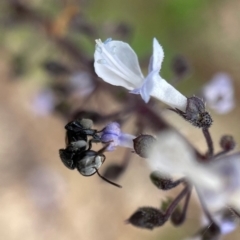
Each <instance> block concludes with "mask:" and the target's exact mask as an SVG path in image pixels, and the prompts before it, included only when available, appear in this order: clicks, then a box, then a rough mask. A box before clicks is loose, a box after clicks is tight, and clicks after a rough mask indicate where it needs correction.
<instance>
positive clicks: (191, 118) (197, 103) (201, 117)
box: [170, 97, 213, 129]
mask: <svg viewBox="0 0 240 240" xmlns="http://www.w3.org/2000/svg"><path fill="white" fill-rule="evenodd" d="M170 110H172V111H174V112H176V113H178V114H179V115H180V116H182V117H183V118H184V119H185V120H186V121H188V122H190V123H191V124H192V125H193V126H195V127H199V128H205V129H206V128H209V127H210V126H211V125H212V122H213V120H212V117H211V115H210V114H209V113H208V112H207V111H206V110H205V104H204V102H203V100H202V99H200V98H198V97H190V98H188V99H187V107H186V112H182V111H181V110H179V109H171V108H170Z"/></svg>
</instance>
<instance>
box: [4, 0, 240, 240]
mask: <svg viewBox="0 0 240 240" xmlns="http://www.w3.org/2000/svg"><path fill="white" fill-rule="evenodd" d="M239 12H240V2H239V1H238V0H230V1H229V0H212V1H209V0H181V1H179V0H149V1H145V0H131V1H127V0H114V1H112V0H101V1H98V0H89V1H87V0H85V1H84V0H48V1H44V0H2V1H1V3H0V55H1V58H0V76H1V87H0V129H1V130H0V133H1V145H0V206H1V210H0V236H1V237H0V238H1V239H4V240H5V239H6V240H18V239H25V240H28V239H29V240H30V239H31V240H32V239H36V240H38V239H84V240H93V239H98V240H113V239H114V240H118V239H119V240H122V239H132V240H134V239H138V240H140V239H145V240H146V239H149V240H154V239H172V240H175V239H184V238H186V237H188V236H190V235H192V234H194V233H195V232H196V231H197V230H198V228H199V226H200V225H201V216H202V215H201V211H200V207H199V203H198V201H197V200H196V198H195V197H193V198H192V201H191V204H190V205H191V206H190V210H189V212H188V216H187V220H186V222H185V224H184V225H183V226H181V227H179V228H174V227H173V226H171V225H170V224H166V225H165V226H163V227H162V228H157V229H155V230H154V231H147V230H141V229H137V228H134V227H132V226H131V225H127V224H126V223H125V222H124V221H125V220H126V219H127V218H128V217H129V216H130V215H131V214H132V213H133V212H134V211H135V210H136V209H137V208H138V207H140V206H153V207H158V206H160V200H161V199H163V198H164V196H166V194H165V193H162V192H160V191H159V190H157V189H156V188H155V187H154V186H153V185H152V184H151V182H150V180H149V173H150V170H149V169H148V167H147V166H146V164H145V162H144V159H141V158H140V157H137V156H136V155H133V154H132V153H131V152H130V153H126V152H125V150H122V149H117V151H116V152H114V153H108V154H107V160H106V162H105V164H104V166H103V167H102V168H101V170H100V171H103V170H104V168H106V167H107V166H108V165H109V164H111V163H113V162H114V163H121V162H122V161H123V158H124V156H125V155H126V154H131V155H132V156H131V159H130V162H129V164H128V168H127V169H126V171H125V172H124V174H123V175H122V176H121V177H120V178H119V179H118V180H117V182H118V183H119V184H121V185H122V186H123V189H121V190H119V189H117V188H114V187H113V186H111V185H109V184H106V183H105V182H102V181H101V179H99V178H98V177H97V176H96V175H94V176H92V177H90V178H86V177H83V176H81V175H79V173H78V172H77V171H70V170H68V169H67V168H65V167H64V166H63V164H62V163H61V161H60V159H59V156H58V149H60V148H63V147H64V144H65V142H64V136H65V131H64V126H65V124H66V123H67V122H68V121H69V120H71V118H73V116H76V114H77V116H79V114H80V115H81V116H83V115H84V112H83V111H85V112H87V111H93V112H98V113H99V114H102V115H111V114H112V113H114V112H116V111H117V110H118V109H120V107H121V106H122V105H123V104H124V101H119V99H115V100H114V101H112V100H111V99H112V96H111V94H109V90H112V91H114V92H117V93H119V95H121V96H123V98H124V96H126V92H125V91H124V90H122V89H118V88H115V87H110V86H108V85H107V84H105V85H104V83H102V82H101V81H100V80H96V79H97V78H96V76H94V72H93V67H92V63H93V53H94V49H95V42H94V40H95V39H96V38H101V39H103V40H104V39H106V38H108V37H112V38H113V39H119V40H123V41H127V42H129V44H130V45H131V46H132V47H133V49H134V50H135V51H136V53H137V55H138V56H139V59H140V62H141V65H142V66H143V69H145V70H146V67H147V64H148V59H149V56H150V55H151V52H152V39H153V37H156V38H157V39H158V40H159V42H160V43H161V45H162V46H163V48H164V51H165V59H164V63H163V67H162V70H161V75H162V76H163V77H164V78H165V79H167V80H169V81H170V80H172V79H174V73H173V69H172V61H173V59H174V58H175V57H176V56H178V55H182V56H184V57H185V58H186V59H187V61H188V62H189V64H190V66H191V69H190V71H189V74H188V75H187V76H186V78H185V79H184V80H181V81H177V88H178V89H179V90H180V91H181V92H182V93H183V94H185V95H187V96H191V95H192V94H200V91H201V89H202V87H203V86H204V85H205V84H207V83H208V82H209V81H210V80H211V79H212V77H213V76H214V75H215V74H216V73H218V72H226V73H228V74H229V75H230V76H231V77H232V79H233V85H234V91H235V101H236V103H235V104H236V106H235V108H234V109H233V110H232V111H231V112H229V113H227V114H224V115H223V114H221V115H220V114H218V113H216V112H214V111H213V112H212V115H213V118H214V125H213V127H212V128H211V133H212V136H213V139H214V143H215V146H216V148H217V149H219V147H218V142H219V139H220V137H221V136H222V135H223V134H225V133H228V134H232V135H233V137H234V138H235V139H236V141H237V142H239V141H240V135H239V133H240V129H239V117H240V109H239V107H238V106H239V97H238V96H239V91H240V88H239V84H240V78H239V76H240V68H239V63H240V51H239V46H240V27H239V26H240V15H239ZM86 79H87V81H86ZM102 84H103V85H102ZM99 86H100V87H99ZM124 94H125V95H124ZM139 101H140V100H139ZM161 109H162V108H160V107H159V112H157V113H159V114H160V112H161ZM132 115H134V114H132ZM87 116H89V115H87ZM163 116H164V118H165V119H166V120H167V121H169V122H170V123H171V124H172V125H173V126H174V127H175V128H176V129H178V130H179V131H180V132H181V133H183V134H184V135H185V136H186V138H187V139H188V140H190V141H191V142H193V144H194V145H195V146H196V147H197V148H198V149H199V150H201V151H203V152H204V151H206V143H205V141H204V139H203V136H202V134H201V131H199V130H198V129H195V128H193V127H192V126H190V125H189V124H188V123H185V122H184V121H183V120H182V119H180V117H178V116H175V114H174V113H172V112H171V113H169V112H164V113H163ZM109 120H111V118H110V117H109ZM133 120H134V116H132V118H131V117H130V118H128V123H127V124H126V126H125V127H124V129H125V130H126V131H128V132H129V133H131V134H136V132H138V133H139V132H141V128H139V126H138V127H137V126H135V125H134V121H133ZM107 121H108V118H106V119H105V121H102V122H99V123H98V122H97V123H96V125H95V127H96V128H98V129H101V127H103V126H104V123H107ZM144 131H145V133H152V132H151V129H150V128H149V130H146V128H144ZM178 191H179V189H178V190H176V191H173V192H170V193H168V195H172V196H174V195H176V193H177V192H178ZM238 236H239V230H236V231H235V232H234V233H232V234H230V235H228V236H225V239H231V240H233V239H238V238H239V237H238Z"/></svg>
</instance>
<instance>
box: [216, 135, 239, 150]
mask: <svg viewBox="0 0 240 240" xmlns="http://www.w3.org/2000/svg"><path fill="white" fill-rule="evenodd" d="M235 146H236V142H235V140H234V139H233V137H232V136H230V135H224V136H222V138H221V140H220V147H221V148H222V149H223V150H224V151H231V150H233V149H234V148H235Z"/></svg>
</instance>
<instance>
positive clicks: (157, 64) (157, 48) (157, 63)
mask: <svg viewBox="0 0 240 240" xmlns="http://www.w3.org/2000/svg"><path fill="white" fill-rule="evenodd" d="M163 58H164V52H163V48H162V46H161V45H160V44H159V42H158V40H157V39H156V38H154V39H153V55H152V57H151V59H150V62H149V66H148V72H149V73H150V72H152V71H158V72H159V71H160V69H161V67H162V62H163Z"/></svg>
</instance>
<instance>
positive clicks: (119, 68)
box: [94, 40, 143, 90]
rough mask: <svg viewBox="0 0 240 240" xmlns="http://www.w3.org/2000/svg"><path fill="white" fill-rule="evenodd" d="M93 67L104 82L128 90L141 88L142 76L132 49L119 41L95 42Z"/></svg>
mask: <svg viewBox="0 0 240 240" xmlns="http://www.w3.org/2000/svg"><path fill="white" fill-rule="evenodd" d="M96 42H97V46H96V50H95V53H94V59H95V61H94V67H95V71H96V73H97V75H98V76H99V77H101V78H102V79H103V80H104V81H106V82H108V83H110V84H112V85H116V86H122V87H125V88H127V89H129V90H131V89H133V88H136V87H139V86H141V84H142V82H143V75H142V72H141V69H140V67H139V63H138V58H137V55H136V53H135V52H134V51H133V50H132V48H131V47H130V46H129V45H128V44H127V43H124V42H121V41H107V42H106V43H105V44H104V43H102V42H101V40H96Z"/></svg>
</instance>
